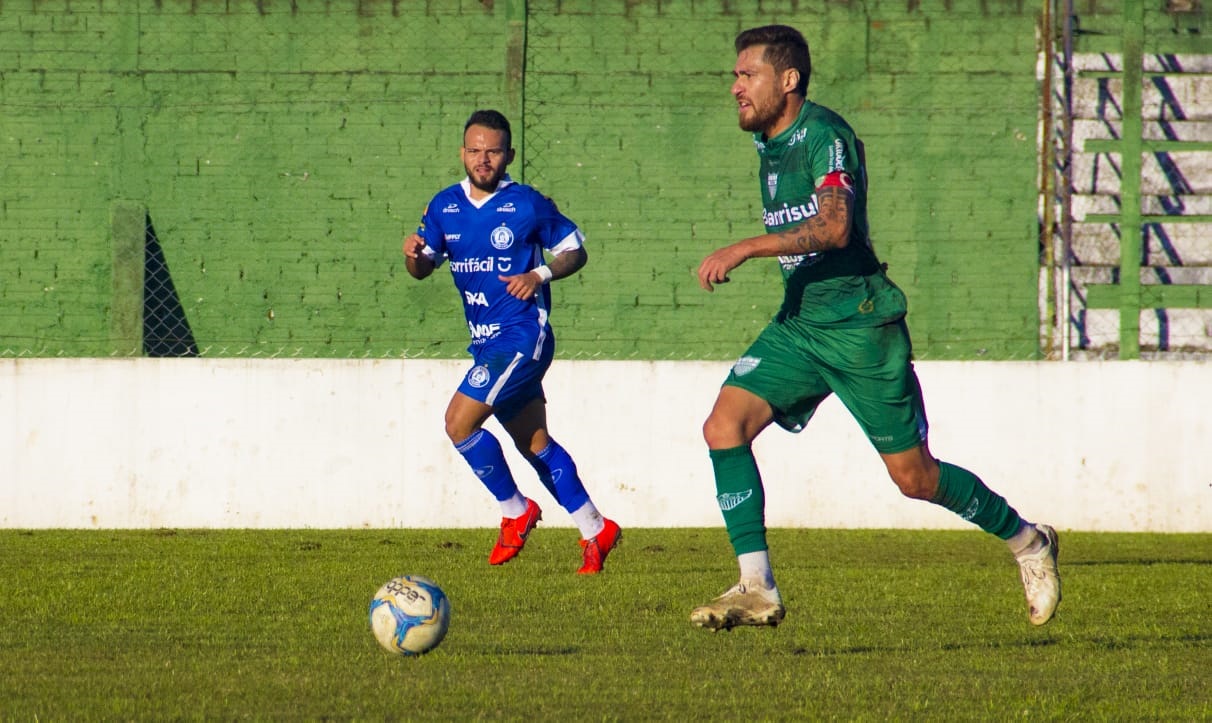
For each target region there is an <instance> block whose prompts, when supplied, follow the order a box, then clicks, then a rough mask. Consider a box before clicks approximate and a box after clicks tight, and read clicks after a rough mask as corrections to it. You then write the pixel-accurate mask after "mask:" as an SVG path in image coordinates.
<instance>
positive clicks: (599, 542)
mask: <svg viewBox="0 0 1212 723" xmlns="http://www.w3.org/2000/svg"><path fill="white" fill-rule="evenodd" d="M622 539H623V531H622V530H621V529H619V526H618V524H617V523H615V521H614V520H606V526H605V527H603V528H602V531H601V532H599V533H598V534H597V536H596V537H594V538H593V539H592V540H581V547H583V548H584V549H585V564H584V565H581V569H580V570H577V574H578V575H596V574H597V573H599V572H601V571H602V565H604V564H605V563H606V556H607V555H609V554H610V551H611V550H613V549H614V548H615V547H617V546H618V544H619V541H620V540H622Z"/></svg>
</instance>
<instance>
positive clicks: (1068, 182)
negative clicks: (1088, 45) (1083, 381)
mask: <svg viewBox="0 0 1212 723" xmlns="http://www.w3.org/2000/svg"><path fill="white" fill-rule="evenodd" d="M1064 71H1065V75H1064V90H1063V97H1062V101H1063V103H1064V108H1063V109H1062V110H1063V117H1062V119H1061V122H1062V123H1063V129H1062V135H1061V138H1062V141H1061V144H1062V148H1061V157H1062V158H1063V159H1064V166H1063V167H1062V169H1061V209H1060V214H1061V253H1062V254H1063V256H1062V258H1061V294H1060V299H1059V301H1060V311H1061V319H1062V326H1061V361H1069V349H1070V347H1071V346H1072V331H1073V322H1072V321H1071V320H1070V316H1071V315H1072V313H1073V305H1072V294H1073V292H1072V289H1073V268H1072V263H1071V261H1070V259H1072V258H1073V0H1065V22H1064Z"/></svg>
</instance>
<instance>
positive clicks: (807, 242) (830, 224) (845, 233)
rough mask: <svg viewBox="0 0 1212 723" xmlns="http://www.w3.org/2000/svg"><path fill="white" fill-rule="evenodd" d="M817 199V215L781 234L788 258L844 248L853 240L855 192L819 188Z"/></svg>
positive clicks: (781, 240) (833, 187)
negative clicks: (851, 217)
mask: <svg viewBox="0 0 1212 723" xmlns="http://www.w3.org/2000/svg"><path fill="white" fill-rule="evenodd" d="M816 199H817V204H818V209H819V210H818V211H817V214H816V215H815V216H813V217H812V218H810V219H808V220H807V221H805V222H804V223H801V224H800V225H798V226H793V227H791V228H789V229H786V230H783V231H779V232H778V235H779V237H780V244H781V246H782V249H783V251H785V252H786V253H787V254H788V255H790V254H811V253H815V252H817V251H825V250H827V249H840V248H843V247H845V246H846V244H847V242H848V241H849V237H850V212H851V209H852V208H853V207H854V196H853V195H852V193H851V192H850V191H849V190H847V189H845V188H841V187H840V186H826V187H824V188H820V189H817V192H816Z"/></svg>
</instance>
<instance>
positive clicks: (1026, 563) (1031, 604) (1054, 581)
mask: <svg viewBox="0 0 1212 723" xmlns="http://www.w3.org/2000/svg"><path fill="white" fill-rule="evenodd" d="M1035 529H1036V530H1038V531H1039V533H1040V534H1041V535H1043V536H1044V546H1043V547H1042V548H1040V549H1039V551H1038V552H1031V553H1027V554H1024V555H1022V556H1020V557H1019V558H1018V571H1019V577H1021V578H1022V581H1023V592H1025V593H1026V595H1027V617H1028V619H1030V620H1031V624H1032V625H1043V624H1044V623H1046V622H1048V621H1049V620H1051V619H1052V615H1053V614H1054V613H1055V612H1056V606H1057V604H1059V603H1060V601H1061V580H1060V573H1059V572H1057V570H1056V555H1057V552H1058V550H1059V549H1060V545H1059V543H1058V542H1057V538H1056V530H1054V529H1052V528H1051V527H1049V526H1048V525H1036V526H1035Z"/></svg>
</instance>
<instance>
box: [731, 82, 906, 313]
mask: <svg viewBox="0 0 1212 723" xmlns="http://www.w3.org/2000/svg"><path fill="white" fill-rule="evenodd" d="M754 144H755V145H756V146H757V152H758V157H759V158H760V159H761V172H760V180H761V186H762V209H763V212H762V222H763V223H764V224H765V226H766V230H767V231H768V232H774V231H782V230H784V229H787V228H792V227H794V226H798V225H800V224H802V223H804V222H805V221H807V220H808V219H809V218H811V217H812V216H815V215H816V214H817V212H818V210H819V207H818V205H817V198H816V189H817V188H818V187H819V186H820V185H821V184H822V183H825V182H826V179H827V178H830V179H839V178H841V179H844V180H841V181H838V182H840V183H844V184H845V185H848V186H849V187H850V188H851V189H852V190H853V192H854V218H853V221H852V223H851V227H850V241H849V243H848V244H847V245H846V247H845V248H841V249H831V250H828V251H820V252H817V253H811V254H799V255H795V256H780V257H779V259H778V262H779V266H780V267H781V268H782V272H783V286H784V297H783V306H782V308H781V309H780V310H779V315H778V317H777V320H778V321H784V320H786V321H793V320H799V321H801V322H804V323H808V324H812V325H815V326H833V327H864V326H879V325H881V324H886V323H888V322H891V321H896V320H897V319H900V318H902V317H903V316H904V315H905V308H906V305H905V295H904V294H903V293H901V290H900V289H898V288H897V287H896V285H895V284H893V283H892V282H891V281H890V280H889V279H888V277H887V276H886V275H885V274H884V270H883V267H882V266H881V265H880V262H879V260H878V259H877V258H876V256H875V252H874V251H873V250H872V248H871V239H870V237H869V235H868V230H867V168H866V163H865V160H864V158H863V144H862V142H861V141H860V140H859V139H858V138H857V137H856V136H855V134H854V130H852V129H851V128H850V126H849V124H847V123H846V121H845V120H843V119H842V117H841V116H839V115H838V114H837V113H834V112H833V111H831V110H829V109H828V108H826V107H824V106H821V105H817V104H816V103H813V102H811V101H808V100H805V101H804V106H803V108H801V109H800V114H799V117H798V118H796V121H795V123H793V124H792V125H791V127H790V128H788V129H786V130H785V131H783V132H782V133H780V134H778V135H777V136H775V137H774V138H764V137H763V136H762V134H760V133H755V134H754ZM831 174H833V175H831ZM839 174H845V176H840V175H839ZM847 177H848V178H847Z"/></svg>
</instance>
